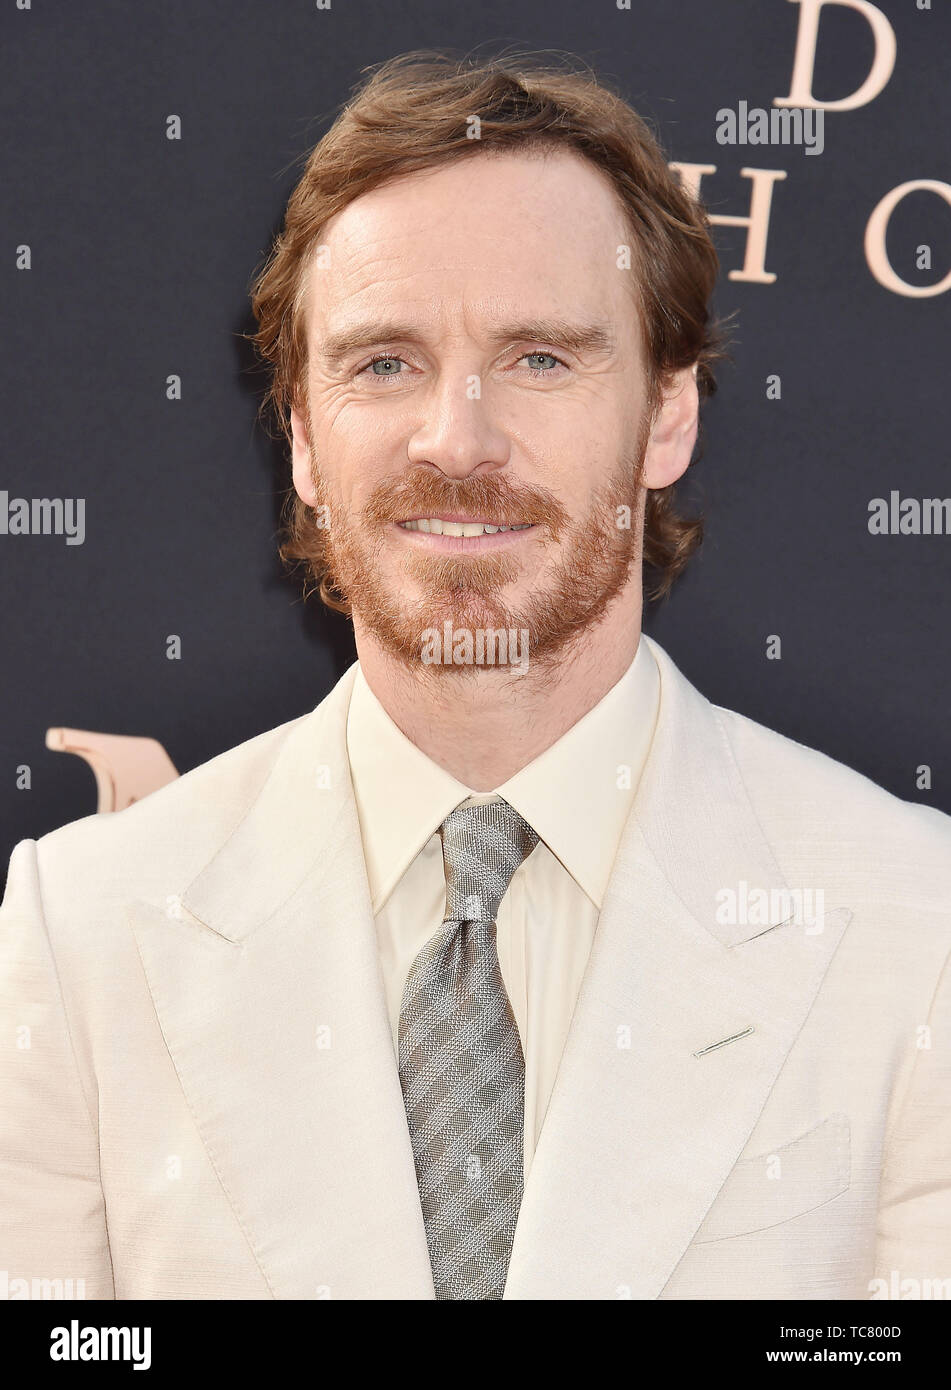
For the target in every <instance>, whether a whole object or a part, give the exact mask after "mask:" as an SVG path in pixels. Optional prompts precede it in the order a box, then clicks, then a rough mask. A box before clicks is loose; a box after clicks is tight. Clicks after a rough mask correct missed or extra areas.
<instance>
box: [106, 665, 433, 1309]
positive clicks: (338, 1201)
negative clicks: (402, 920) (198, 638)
mask: <svg viewBox="0 0 951 1390" xmlns="http://www.w3.org/2000/svg"><path fill="white" fill-rule="evenodd" d="M354 671H355V668H354V667H351V669H350V671H348V672H347V673H346V674H345V675H344V677H343V678H342V679H341V681H340V682H339V683H338V685H337V686H336V687H335V688H334V690H333V691H332V692H331V694H330V695H329V696H328V697H327V699H326V700H325V701H324V702H323V703H322V704H321V705H319V706H318V707H317V709H316V710H315V711H314V712H313V713H312V714H311V715H309V716H307V718H305V719H304V720H302V721H300V723H299V724H298V725H297V726H296V727H295V729H294V730H292V732H291V733H290V734H289V735H288V738H287V740H286V742H285V743H284V745H283V747H282V750H281V752H280V754H279V756H278V758H277V760H276V762H275V764H274V767H273V768H272V770H271V773H270V775H269V777H268V779H267V781H266V783H265V785H264V787H263V788H262V790H261V792H260V794H259V795H258V797H257V798H256V799H255V801H254V803H253V804H252V806H251V807H250V809H249V811H248V813H247V814H246V816H245V817H244V819H243V821H242V822H241V823H240V824H239V826H238V827H237V829H236V830H235V832H234V833H233V834H232V835H231V837H230V838H229V840H228V841H227V842H226V844H225V845H224V846H223V847H222V848H221V850H220V851H219V852H218V854H217V855H216V856H215V857H214V858H213V859H212V861H211V862H210V863H209V864H208V866H207V867H206V868H205V869H204V870H203V871H202V873H201V874H200V875H199V876H198V877H197V878H196V879H195V881H194V882H193V883H192V884H191V885H190V886H189V887H188V888H187V889H186V891H185V893H184V894H183V896H182V899H181V901H182V910H181V911H180V913H178V915H177V916H171V917H170V916H169V915H167V913H166V912H164V911H163V910H162V909H161V908H159V907H157V906H155V905H154V904H150V903H139V904H136V906H135V907H134V909H133V911H132V926H133V930H134V932H135V935H136V940H137V942H138V946H139V951H140V954H141V957H142V962H143V966H144V968H145V972H146V976H147V978H148V982H149V987H150V989H151V991H152V996H153V1000H154V1003H155V1007H156V1010H157V1013H158V1016H159V1020H160V1023H161V1026H162V1031H163V1034H164V1037H165V1040H166V1043H167V1046H168V1050H169V1053H170V1054H171V1057H172V1060H173V1062H174V1064H175V1068H176V1070H177V1072H178V1076H179V1079H180V1082H181V1085H182V1088H183V1090H184V1092H185V1095H186V1098H187V1100H188V1103H189V1106H190V1109H191V1112H192V1114H193V1115H194V1117H195V1122H196V1124H197V1126H198V1129H199V1131H200V1133H201V1136H202V1139H203V1142H204V1145H205V1148H206V1151H207V1153H208V1157H209V1159H210V1161H211V1163H212V1164H213V1166H214V1168H215V1171H216V1172H217V1174H218V1177H219V1179H220V1181H221V1183H222V1186H223V1188H224V1190H225V1192H226V1193H227V1195H228V1197H229V1200H230V1201H231V1204H232V1206H233V1208H234V1211H235V1216H236V1218H237V1220H238V1221H239V1223H240V1225H241V1227H242V1229H243V1230H244V1232H245V1235H246V1237H247V1240H248V1243H249V1244H250V1246H251V1249H252V1251H253V1253H254V1255H255V1257H256V1259H257V1262H258V1264H259V1266H260V1268H261V1271H262V1273H263V1275H264V1278H265V1279H266V1281H267V1284H268V1287H269V1288H270V1290H271V1292H272V1294H273V1295H274V1297H276V1298H318V1297H327V1296H329V1297H331V1298H335V1299H337V1298H345V1299H350V1298H359V1299H374V1298H404V1299H405V1298H410V1299H414V1298H417V1299H431V1298H432V1297H433V1285H432V1276H431V1272H430V1265H429V1258H428V1253H427V1249H426V1237H425V1231H424V1227H423V1222H422V1215H421V1212H420V1207H419V1198H418V1194H417V1188H416V1175H415V1170H414V1166H413V1155H412V1150H411V1147H410V1142H409V1136H408V1133H407V1128H406V1120H405V1114H404V1111H403V1101H402V1093H401V1090H400V1084H399V1076H398V1072H397V1066H396V1059H395V1056H394V1052H393V1045H392V1039H391V1036H390V1031H389V1025H388V1022H387V1017H386V1005H385V998H384V992H383V983H382V977H381V974H380V966H379V960H378V952H377V944H376V936H375V932H374V926H373V918H372V913H371V906H370V901H369V893H368V888H367V882H366V871H365V866H364V861H363V854H362V848H361V841H360V830H359V822H358V819H357V814H356V808H355V805H354V800H353V793H352V788H351V784H350V775H349V766H348V761H347V755H346V717H347V708H348V704H349V695H350V689H351V686H352V682H353V675H354Z"/></svg>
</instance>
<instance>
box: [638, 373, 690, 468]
mask: <svg viewBox="0 0 951 1390" xmlns="http://www.w3.org/2000/svg"><path fill="white" fill-rule="evenodd" d="M699 410H700V397H699V394H698V391H697V364H696V363H694V365H693V366H692V367H682V368H681V369H680V371H678V372H677V373H676V374H675V375H674V378H673V380H672V381H671V383H670V386H669V387H668V389H667V392H666V393H665V395H664V399H663V401H662V402H661V405H660V408H659V410H658V412H657V415H656V417H655V420H654V427H653V429H652V430H651V436H650V440H649V441H648V445H647V453H646V456H645V458H644V475H643V476H644V484H645V486H646V487H649V488H662V487H668V486H669V485H670V484H671V483H675V482H676V481H677V479H678V478H680V477H682V476H683V474H684V473H686V471H687V468H688V465H689V463H690V456H691V454H692V453H693V446H694V444H695V443H696V442H697V428H698V423H699Z"/></svg>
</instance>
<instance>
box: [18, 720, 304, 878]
mask: <svg viewBox="0 0 951 1390" xmlns="http://www.w3.org/2000/svg"><path fill="white" fill-rule="evenodd" d="M317 708H318V709H319V708H320V706H318V707H317ZM314 713H315V712H314V711H311V712H310V713H308V714H303V715H299V716H298V717H297V718H295V719H290V720H287V721H286V722H285V723H283V724H279V725H277V726H276V727H275V728H273V729H268V730H266V731H265V732H264V733H261V734H256V735H255V736H254V737H253V738H250V739H247V740H246V741H245V742H244V743H239V744H236V745H235V746H234V747H233V748H228V749H226V750H225V751H224V752H222V753H219V754H217V755H216V756H215V757H213V758H209V759H208V760H207V761H206V762H203V763H200V764H199V765H198V766H197V767H194V768H192V769H191V770H190V771H188V772H185V773H183V774H182V775H181V776H180V777H177V778H176V779H175V780H174V781H173V782H169V783H168V784H167V785H166V786H164V787H161V788H159V790H158V791H155V792H152V793H150V795H148V796H146V797H143V798H142V800H141V801H137V802H135V803H134V804H133V805H131V806H128V807H126V808H125V810H122V811H116V812H109V813H104V814H98V813H94V814H92V815H89V816H84V817H82V819H80V820H76V821H70V822H69V823H68V824H66V825H63V826H60V827H58V828H57V829H56V830H51V831H49V832H48V833H47V834H46V835H44V836H42V837H41V838H40V839H39V840H38V841H37V842H36V853H37V863H38V867H39V873H40V880H41V882H43V880H44V879H47V880H55V881H56V882H57V883H58V884H59V885H62V884H64V883H68V882H69V881H70V880H72V881H73V882H78V883H81V884H82V885H83V895H84V896H87V890H88V889H89V888H90V887H91V886H92V884H95V888H96V891H98V892H103V891H104V892H106V893H108V890H109V889H110V888H119V887H120V885H124V884H127V883H130V882H132V881H133V880H136V881H138V882H140V883H141V885H142V886H143V888H144V887H146V886H147V884H148V881H149V879H150V878H153V877H154V879H155V881H156V882H167V881H168V879H169V876H170V875H171V876H172V877H173V878H175V879H178V878H181V877H182V876H185V877H188V876H190V875H191V874H194V873H197V872H198V870H199V868H200V867H201V866H202V864H203V863H204V862H205V861H206V860H207V859H208V857H209V855H210V854H212V853H213V852H214V850H215V848H216V847H217V846H218V845H219V844H220V843H221V842H222V841H223V840H224V839H225V838H227V836H228V835H229V834H230V833H231V831H232V830H233V829H234V827H235V826H236V825H237V824H238V823H239V822H240V820H241V819H242V817H243V816H244V815H245V813H246V812H247V810H248V808H249V807H250V806H251V805H252V803H253V802H254V799H255V798H256V797H257V795H258V793H259V792H260V790H261V788H262V786H263V785H264V783H265V782H266V780H267V778H268V776H269V775H270V772H271V769H272V768H273V766H274V764H275V762H276V761H277V758H278V757H279V755H280V752H281V750H282V748H283V747H284V745H285V744H286V742H287V740H288V739H289V738H290V737H291V736H292V735H293V733H294V732H295V730H297V729H298V728H300V727H301V726H302V725H303V724H304V723H305V722H306V721H307V720H308V719H311V718H313V716H314Z"/></svg>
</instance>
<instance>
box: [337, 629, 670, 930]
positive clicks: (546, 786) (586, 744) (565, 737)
mask: <svg viewBox="0 0 951 1390" xmlns="http://www.w3.org/2000/svg"><path fill="white" fill-rule="evenodd" d="M659 694H660V676H659V672H658V670H657V663H656V661H655V660H654V656H653V654H652V652H651V651H650V648H649V646H648V644H647V643H646V642H645V641H643V640H641V641H640V642H639V643H638V647H637V652H636V654H635V656H634V659H633V661H632V662H631V664H630V666H629V667H628V668H627V671H626V672H625V673H624V675H623V676H622V677H621V679H620V680H619V681H618V682H617V684H616V685H614V686H612V688H611V689H610V690H609V691H608V692H607V694H606V695H604V696H603V697H602V699H601V700H599V702H598V703H597V704H596V705H595V706H594V707H593V708H592V709H590V710H589V711H588V713H587V714H585V715H583V716H582V718H581V719H579V720H578V721H577V723H575V724H573V725H572V727H571V728H570V729H568V730H567V732H566V733H564V734H562V736H561V738H559V739H557V740H556V742H555V743H553V744H552V745H551V747H550V748H547V749H546V750H545V751H544V752H543V753H541V754H539V756H538V757H537V758H535V759H533V760H532V762H530V763H528V764H527V765H526V766H525V767H523V768H522V769H521V771H519V772H516V773H515V775H514V776H513V777H510V778H509V779H508V781H506V782H504V783H502V785H501V786H499V787H497V788H496V789H495V791H494V792H491V793H475V792H473V791H472V789H471V787H467V786H465V785H464V784H463V783H462V782H459V781H457V780H456V778H455V777H453V776H452V775H451V774H450V773H448V772H446V770H445V769H444V768H441V767H440V766H439V765H438V763H435V762H433V761H432V759H431V758H429V757H427V756H426V754H425V753H423V752H422V751H421V750H420V749H419V748H417V747H416V745H415V744H414V743H412V742H411V741H410V740H409V739H408V738H407V737H406V735H405V734H404V733H402V731H401V730H400V729H398V728H397V726H396V725H395V724H394V723H393V720H392V719H391V718H390V716H389V715H388V714H387V712H386V710H385V709H384V708H383V706H382V704H381V703H380V701H379V700H378V699H377V697H376V696H375V695H374V694H373V691H372V690H371V689H370V687H369V685H368V684H367V681H366V677H365V676H364V675H363V672H362V670H361V669H360V667H359V665H358V667H357V674H356V679H355V680H354V685H353V691H352V693H351V696H350V708H349V712H348V718H347V752H348V755H349V759H350V771H351V776H352V779H353V790H354V796H355V799H356V804H357V814H358V816H359V819H360V830H361V835H362V839H363V850H364V858H365V860H366V866H367V877H368V880H369V885H370V897H371V900H372V904H373V911H374V914H375V913H377V912H379V911H380V909H381V908H382V907H383V906H384V905H385V903H386V901H387V899H388V898H389V896H390V894H391V893H392V892H393V889H394V888H395V887H396V885H397V884H398V883H399V881H400V879H401V878H402V877H403V875H404V873H405V872H406V870H407V869H408V868H409V866H410V864H411V863H412V861H413V860H414V859H415V857H416V855H417V854H418V853H419V852H420V850H421V849H422V848H423V846H424V845H425V844H426V842H427V841H428V840H429V838H430V836H431V835H432V834H434V832H435V831H437V830H438V829H439V826H440V825H441V824H442V822H443V821H444V820H445V818H446V816H448V814H449V812H450V811H452V810H454V809H455V808H456V807H457V806H459V805H460V804H461V803H462V802H464V801H466V800H467V799H468V798H473V799H475V800H487V799H490V798H491V797H493V796H502V797H504V798H505V800H506V801H508V802H509V804H510V805H511V806H513V807H514V808H515V810H516V811H518V813H519V815H521V816H523V817H524V819H525V820H526V821H528V823H529V825H531V827H532V829H533V830H535V832H536V833H537V834H538V835H539V837H540V838H541V839H542V840H544V841H545V843H546V845H547V846H548V848H549V849H550V850H551V852H552V853H553V854H554V855H555V856H556V857H557V858H558V859H559V860H560V861H561V862H562V864H563V865H564V866H565V868H566V869H567V871H568V872H569V873H570V874H571V876H572V878H574V880H575V882H576V883H577V884H578V886H579V887H580V888H581V889H582V890H583V891H584V892H585V893H586V894H587V896H588V897H589V898H590V899H591V901H592V902H593V903H594V905H595V906H596V907H597V908H598V909H600V907H601V901H602V898H603V896H604V891H605V889H606V887H607V883H608V879H609V878H610V875H611V869H612V866H613V864H614V859H615V855H616V853H617V847H618V843H619V841H620V838H621V834H622V832H623V829H624V824H625V821H626V820H627V816H628V812H629V811H630V809H631V805H632V803H633V800H634V795H635V793H636V791H637V783H638V780H639V778H640V773H641V769H642V768H643V765H644V762H645V760H646V757H647V753H648V750H649V748H650V743H651V738H652V736H653V732H654V725H655V723H656V719H657V710H658V705H659ZM397 791H398V794H394V793H395V792H397Z"/></svg>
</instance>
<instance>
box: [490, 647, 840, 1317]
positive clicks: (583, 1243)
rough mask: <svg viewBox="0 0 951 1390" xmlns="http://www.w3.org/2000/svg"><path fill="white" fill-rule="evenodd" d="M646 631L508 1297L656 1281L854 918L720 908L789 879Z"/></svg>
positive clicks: (719, 743) (656, 1288) (731, 1154)
mask: <svg viewBox="0 0 951 1390" xmlns="http://www.w3.org/2000/svg"><path fill="white" fill-rule="evenodd" d="M650 645H651V648H652V650H653V652H654V654H655V656H656V659H657V661H658V665H659V667H660V671H661V707H660V713H659V718H658V725H657V729H656V731H655V735H654V740H653V744H652V748H651V753H650V755H649V759H648V762H647V765H646V767H645V770H644V775H643V778H642V781H641V785H640V787H639V789H638V794H637V798H636V801H635V805H634V809H633V811H632V814H631V817H630V818H629V821H628V824H627V826H626V829H625V834H624V837H623V839H622V842H621V846H620V848H619V851H618V856H617V860H616V862H615V867H614V872H613V874H612V878H611V882H610V884H609V887H608V891H607V894H606V896H605V900H604V904H603V907H602V912H601V916H600V919H599V924H598V931H597V933H596V936H595V940H594V944H593V947H592V951H591V956H590V959H589V962H588V967H587V970H586V973H585V976H584V980H583V982H582V986H581V991H580V994H579V997H578V1002H577V1005H576V1008H575V1013H574V1017H573V1020H572V1025H571V1029H570V1032H569V1035H568V1039H567V1042H566V1046H565V1051H564V1055H563V1057H562V1062H561V1067H560V1069H559V1073H558V1077H557V1080H556V1083H555V1087H554V1091H553V1094H552V1098H551V1102H550V1104H549V1108H548V1113H547V1116H546V1119H545V1125H544V1128H543V1130H542V1134H541V1136H540V1140H539V1145H538V1149H537V1151H536V1155H535V1159H534V1162H533V1165H532V1168H531V1171H530V1173H529V1177H528V1181H527V1183H526V1190H525V1195H524V1198H523V1201H522V1207H521V1211H520V1214H519V1221H518V1227H517V1229H516V1234H515V1242H514V1246H513V1251H512V1260H511V1264H510V1267H509V1278H508V1282H507V1285H506V1291H505V1297H506V1298H530V1299H537V1298H542V1299H549V1298H551V1299H565V1298H568V1299H616V1298H656V1297H657V1296H658V1295H659V1294H660V1293H661V1291H662V1290H663V1287H664V1285H665V1284H666V1283H667V1281H668V1279H669V1278H670V1276H671V1274H672V1273H673V1270H674V1267H675V1266H676V1264H677V1263H678V1262H679V1260H680V1258H681V1257H682V1255H683V1254H684V1252H685V1250H686V1248H687V1246H688V1245H689V1243H690V1241H691V1239H692V1237H693V1235H694V1233H695V1232H696V1230H697V1228H698V1227H699V1226H700V1224H701V1222H702V1220H703V1218H704V1215H705V1214H706V1212H707V1210H708V1208H709V1207H710V1205H711V1204H712V1202H713V1201H714V1199H715V1197H716V1195H717V1192H718V1191H719V1189H720V1187H721V1186H722V1184H723V1182H724V1181H725V1179H726V1178H727V1176H728V1174H729V1172H730V1170H731V1168H732V1167H733V1164H734V1163H735V1162H736V1160H737V1158H738V1157H739V1155H740V1153H741V1151H742V1149H743V1147H744V1145H745V1144H746V1142H747V1139H748V1137H749V1135H750V1134H751V1132H752V1130H753V1127H754V1125H755V1124H756V1121H757V1119H758V1117H759V1115H760V1112H761V1111H762V1108H763V1106H764V1105H765V1103H766V1100H767V1098H768V1096H769V1092H770V1090H771V1088H772V1086H773V1083H774V1081H775V1079H776V1077H777V1075H778V1073H779V1070H780V1068H781V1067H782V1065H783V1062H784V1060H785V1058H786V1055H787V1053H788V1051H789V1049H790V1047H791V1046H792V1044H793V1042H794V1041H795V1038H796V1036H797V1034H798V1032H799V1030H800V1028H801V1027H802V1024H803V1022H804V1021H805V1018H806V1016H807V1014H808V1012H809V1009H810V1008H811V1006H812V1002H813V1000H814V998H815V996H816V993H817V991H818V988H819V985H820V984H821V981H822V978H823V976H824V974H825V972H826V970H827V968H828V965H829V963H830V961H831V959H832V956H833V954H834V952H835V949H836V946H837V945H838V942H839V939H840V937H841V935H842V932H843V931H844V929H845V927H846V925H847V923H848V920H849V917H850V913H849V912H848V911H846V910H841V909H840V910H838V911H836V912H831V913H826V915H825V920H824V924H823V929H822V930H821V931H814V930H813V929H812V928H809V927H805V926H803V925H796V924H795V923H792V922H790V923H786V925H778V924H779V923H781V922H783V921H785V917H786V915H787V914H786V913H780V914H779V915H778V916H777V917H776V918H775V919H771V921H770V923H769V924H768V925H769V926H772V925H774V922H775V924H776V925H775V929H773V930H770V929H764V926H763V924H762V923H759V924H741V923H733V924H721V923H720V922H718V921H717V907H718V903H719V902H720V901H721V899H720V898H719V897H718V894H721V893H722V890H724V889H727V890H729V889H734V890H736V889H737V888H738V885H740V884H741V883H743V882H745V883H746V884H747V885H750V886H751V887H755V888H761V889H765V890H766V891H767V893H769V892H770V891H775V890H783V889H786V888H787V887H788V885H786V884H785V881H784V879H783V877H782V874H781V873H780V870H779V868H778V866H777V864H776V862H775V859H774V857H773V855H772V852H771V850H770V847H769V845H768V844H767V843H766V841H765V839H764V838H763V835H762V832H761V830H760V828H759V825H758V823H757V821H756V818H755V816H754V814H753V810H752V807H751V806H750V805H749V802H748V799H747V797H746V793H745V790H744V788H743V785H742V780H741V778H740V775H739V770H738V768H737V767H736V765H735V762H734V760H733V754H732V750H731V749H730V747H729V743H728V739H727V737H726V732H725V729H724V727H723V726H722V724H721V722H720V720H719V717H718V715H717V712H716V710H715V709H714V707H713V706H712V705H711V704H710V703H709V702H708V701H706V700H705V699H704V698H703V697H702V696H700V695H699V694H698V692H697V691H696V690H694V688H693V687H692V686H691V685H690V684H689V682H688V681H687V680H686V679H685V678H684V677H683V676H682V675H681V674H680V672H679V671H678V670H677V668H676V667H675V666H674V664H673V663H672V662H671V661H670V659H669V658H668V657H667V656H666V655H665V653H664V652H663V651H662V649H660V648H659V647H657V645H656V644H654V643H651V644H650ZM802 886H806V885H802ZM727 1040H731V1041H727ZM717 1044H722V1045H717ZM697 1054H700V1055H697Z"/></svg>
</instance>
